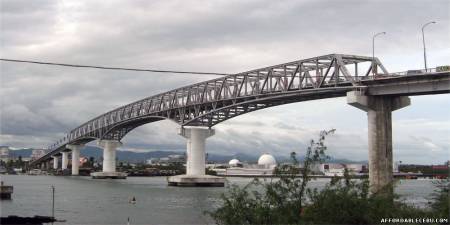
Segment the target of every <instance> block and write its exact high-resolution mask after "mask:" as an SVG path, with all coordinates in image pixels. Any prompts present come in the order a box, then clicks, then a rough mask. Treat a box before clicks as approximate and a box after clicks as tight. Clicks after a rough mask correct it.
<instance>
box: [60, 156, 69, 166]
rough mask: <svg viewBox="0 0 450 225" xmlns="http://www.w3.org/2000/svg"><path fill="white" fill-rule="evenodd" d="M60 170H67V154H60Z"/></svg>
mask: <svg viewBox="0 0 450 225" xmlns="http://www.w3.org/2000/svg"><path fill="white" fill-rule="evenodd" d="M61 154H62V156H61V161H62V162H61V169H62V170H65V169H67V165H68V164H69V152H61Z"/></svg>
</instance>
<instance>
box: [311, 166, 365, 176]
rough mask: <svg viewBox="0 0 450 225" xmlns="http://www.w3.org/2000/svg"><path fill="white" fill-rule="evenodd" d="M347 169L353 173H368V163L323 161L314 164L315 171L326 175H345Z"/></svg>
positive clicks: (313, 169) (313, 170)
mask: <svg viewBox="0 0 450 225" xmlns="http://www.w3.org/2000/svg"><path fill="white" fill-rule="evenodd" d="M345 169H347V171H348V172H349V174H351V175H357V174H361V173H367V171H368V167H367V165H366V164H359V163H348V164H344V163H321V164H316V165H313V166H312V172H313V173H315V174H322V175H325V176H344V172H345Z"/></svg>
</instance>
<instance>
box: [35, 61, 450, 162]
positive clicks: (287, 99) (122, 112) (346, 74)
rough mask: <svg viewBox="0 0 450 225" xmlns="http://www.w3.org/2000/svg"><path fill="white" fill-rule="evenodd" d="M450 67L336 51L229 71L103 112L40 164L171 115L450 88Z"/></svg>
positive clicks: (190, 121) (215, 115)
mask: <svg viewBox="0 0 450 225" xmlns="http://www.w3.org/2000/svg"><path fill="white" fill-rule="evenodd" d="M449 84H450V79H449V72H448V71H445V72H436V71H433V72H432V73H427V71H425V73H423V74H421V75H413V76H409V75H407V74H390V73H388V71H387V70H386V68H385V67H384V66H383V65H382V64H381V62H380V61H379V60H378V58H372V57H365V56H355V55H345V54H330V55H324V56H319V57H313V58H309V59H303V60H298V61H293V62H289V63H284V64H279V65H275V66H270V67H265V68H260V69H255V70H250V71H247V72H243V73H238V74H233V75H228V76H224V77H221V78H217V79H213V80H208V81H204V82H200V83H196V84H192V85H188V86H184V87H180V88H177V89H174V90H171V91H168V92H164V93H161V94H157V95H154V96H151V97H148V98H145V99H142V100H139V101H136V102H133V103H130V104H128V105H124V106H122V107H119V108H117V109H114V110H112V111H109V112H107V113H105V114H103V115H100V116H98V117H96V118H94V119H92V120H89V121H87V122H86V123H84V124H82V125H80V126H79V127H77V128H75V129H73V130H71V131H70V132H69V133H68V134H67V135H66V136H65V137H64V138H62V139H60V140H59V141H57V142H56V143H54V144H53V145H51V146H49V147H48V149H49V152H48V153H47V154H46V155H44V156H43V157H41V158H39V159H37V160H35V161H33V162H32V163H31V164H37V163H40V162H44V161H45V160H48V159H50V157H51V156H52V155H55V154H56V153H58V152H60V151H64V150H65V146H66V145H67V144H85V143H87V142H90V141H93V140H118V141H120V140H121V139H122V138H123V137H124V136H125V135H126V134H127V133H128V132H130V131H131V130H133V129H134V128H136V127H139V126H141V125H143V124H147V123H151V122H155V121H159V120H164V119H169V120H172V121H174V122H176V123H178V124H179V125H181V126H205V127H212V126H214V125H216V124H218V123H221V122H223V121H225V120H228V119H231V118H233V117H236V116H239V115H242V114H245V113H249V112H252V111H256V110H259V109H264V108H268V107H273V106H277V105H283V104H289V103H294V102H301V101H308V100H314V99H323V98H333V97H342V96H345V95H346V93H347V92H349V91H353V90H359V91H362V92H365V93H367V94H370V95H392V96H395V95H398V96H401V95H419V94H438V93H449V92H450V90H449V89H450V88H449V86H450V85H449Z"/></svg>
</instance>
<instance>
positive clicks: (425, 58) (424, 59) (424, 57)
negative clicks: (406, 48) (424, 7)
mask: <svg viewBox="0 0 450 225" xmlns="http://www.w3.org/2000/svg"><path fill="white" fill-rule="evenodd" d="M435 23H436V22H435V21H431V22H428V23H426V24H424V25H423V26H422V42H423V61H424V64H425V73H426V72H427V70H428V67H427V49H426V47H425V32H424V29H425V27H426V26H428V25H430V24H435Z"/></svg>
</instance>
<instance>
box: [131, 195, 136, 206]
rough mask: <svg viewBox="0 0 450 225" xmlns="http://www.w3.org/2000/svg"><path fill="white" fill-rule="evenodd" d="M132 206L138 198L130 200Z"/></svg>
mask: <svg viewBox="0 0 450 225" xmlns="http://www.w3.org/2000/svg"><path fill="white" fill-rule="evenodd" d="M130 204H136V197H134V196H133V198H132V199H131V200H130Z"/></svg>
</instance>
